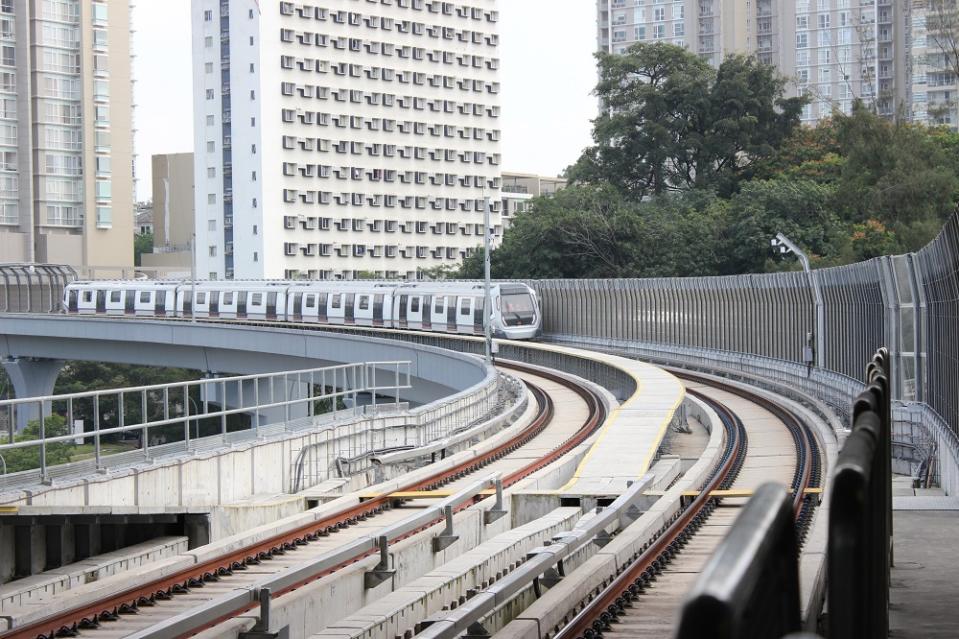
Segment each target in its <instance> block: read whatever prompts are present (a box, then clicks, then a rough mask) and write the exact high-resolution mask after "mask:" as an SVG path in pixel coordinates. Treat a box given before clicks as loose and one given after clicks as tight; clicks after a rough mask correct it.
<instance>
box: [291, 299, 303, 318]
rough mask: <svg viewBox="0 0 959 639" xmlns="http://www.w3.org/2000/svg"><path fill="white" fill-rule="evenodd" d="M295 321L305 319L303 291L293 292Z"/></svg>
mask: <svg viewBox="0 0 959 639" xmlns="http://www.w3.org/2000/svg"><path fill="white" fill-rule="evenodd" d="M293 321H294V322H302V321H303V293H293Z"/></svg>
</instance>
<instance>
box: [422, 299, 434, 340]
mask: <svg viewBox="0 0 959 639" xmlns="http://www.w3.org/2000/svg"><path fill="white" fill-rule="evenodd" d="M432 311H433V296H432V295H424V296H423V330H424V331H428V330H430V328H432V326H433V323H432V322H431V321H430V316H431V313H432Z"/></svg>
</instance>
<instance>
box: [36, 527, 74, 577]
mask: <svg viewBox="0 0 959 639" xmlns="http://www.w3.org/2000/svg"><path fill="white" fill-rule="evenodd" d="M43 528H44V533H45V536H46V550H47V552H46V557H45V561H44V567H43V569H44V570H53V569H54V568H59V567H60V566H64V565H66V564H68V563H70V562H71V561H73V553H72V552H71V551H72V548H70V545H69V541H70V540H69V539H68V538H67V533H68V531H67V522H66V518H63V519H59V518H55V519H51V520H50V521H48V522H45V525H44V526H43Z"/></svg>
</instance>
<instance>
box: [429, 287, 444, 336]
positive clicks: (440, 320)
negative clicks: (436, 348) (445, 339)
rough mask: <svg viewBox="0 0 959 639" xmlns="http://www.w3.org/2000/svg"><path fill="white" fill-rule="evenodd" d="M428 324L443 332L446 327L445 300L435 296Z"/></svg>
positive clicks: (440, 296)
mask: <svg viewBox="0 0 959 639" xmlns="http://www.w3.org/2000/svg"><path fill="white" fill-rule="evenodd" d="M430 324H431V325H435V327H436V330H440V331H441V330H445V328H443V327H444V326H445V325H446V298H445V297H444V296H442V295H437V296H436V297H434V298H433V315H432V317H431V318H430Z"/></svg>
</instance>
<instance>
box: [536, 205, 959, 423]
mask: <svg viewBox="0 0 959 639" xmlns="http://www.w3.org/2000/svg"><path fill="white" fill-rule="evenodd" d="M528 283H529V284H530V286H532V287H533V288H534V289H535V290H536V292H537V293H538V295H539V297H540V301H541V304H542V308H543V321H544V323H543V329H544V333H545V335H546V337H547V338H548V339H552V340H557V341H564V342H580V343H597V342H604V343H607V344H609V345H610V346H612V345H613V344H642V345H644V347H646V348H650V349H652V350H655V348H656V345H663V347H664V348H665V349H666V350H671V351H674V352H675V351H676V350H677V349H680V350H683V351H685V352H687V353H694V352H696V351H701V352H702V351H706V352H713V353H715V352H724V353H727V354H734V355H743V356H749V357H756V358H761V359H769V360H771V361H775V362H776V363H777V365H780V366H791V367H801V368H808V371H809V372H808V374H809V375H810V376H812V377H816V376H817V375H822V374H823V373H826V374H831V373H835V374H838V375H840V376H842V377H844V378H847V379H850V378H851V380H858V381H859V382H864V381H865V370H864V368H863V366H862V362H864V361H868V360H869V358H870V356H871V355H872V353H874V352H875V351H876V349H878V348H879V347H882V346H885V347H887V348H888V349H889V351H890V354H891V357H892V369H893V370H894V371H895V372H896V374H895V377H894V379H893V380H892V391H893V396H894V398H896V399H897V400H901V401H904V402H917V403H924V404H926V405H928V406H929V407H930V408H931V409H932V412H934V413H935V414H936V415H938V416H941V418H942V420H943V421H944V422H945V423H946V424H947V425H948V428H949V430H951V431H952V433H953V434H956V433H957V432H959V337H957V333H959V216H953V217H952V218H951V219H950V220H949V221H948V223H947V224H946V225H945V227H944V228H943V229H942V231H941V232H940V233H939V235H938V236H937V237H936V238H935V239H934V240H933V241H932V242H930V243H929V244H928V245H927V246H925V247H924V248H923V249H921V250H920V251H918V252H916V253H910V254H907V255H896V256H887V257H881V258H876V259H872V260H869V261H867V262H862V263H859V264H851V265H848V266H841V267H835V268H826V269H817V270H813V271H812V272H811V273H809V274H806V273H800V272H790V273H770V274H763V275H736V276H726V277H702V278H660V279H619V280H532V281H529V282H528ZM817 286H818V288H819V289H820V290H821V293H822V309H819V308H817V303H816V296H815V292H814V291H815V288H816V287H817ZM817 311H820V312H819V313H817ZM807 346H811V347H813V349H814V350H815V351H818V352H813V353H812V355H813V358H812V361H810V358H809V357H808V355H809V353H808V352H804V349H805V348H806V347H807ZM813 364H815V366H813ZM843 386H844V388H842V389H841V390H842V392H841V395H842V396H843V397H842V399H844V400H845V401H844V402H843V403H846V402H848V401H849V400H851V399H852V397H853V396H855V393H856V392H858V390H859V389H855V392H853V393H852V394H850V393H849V391H850V390H853V389H852V388H851V386H855V385H850V384H843ZM845 386H850V388H845ZM860 388H861V386H860ZM831 399H832V401H830V402H829V403H831V404H833V405H837V404H838V403H839V402H838V401H836V400H838V399H840V398H839V397H835V398H831Z"/></svg>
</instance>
